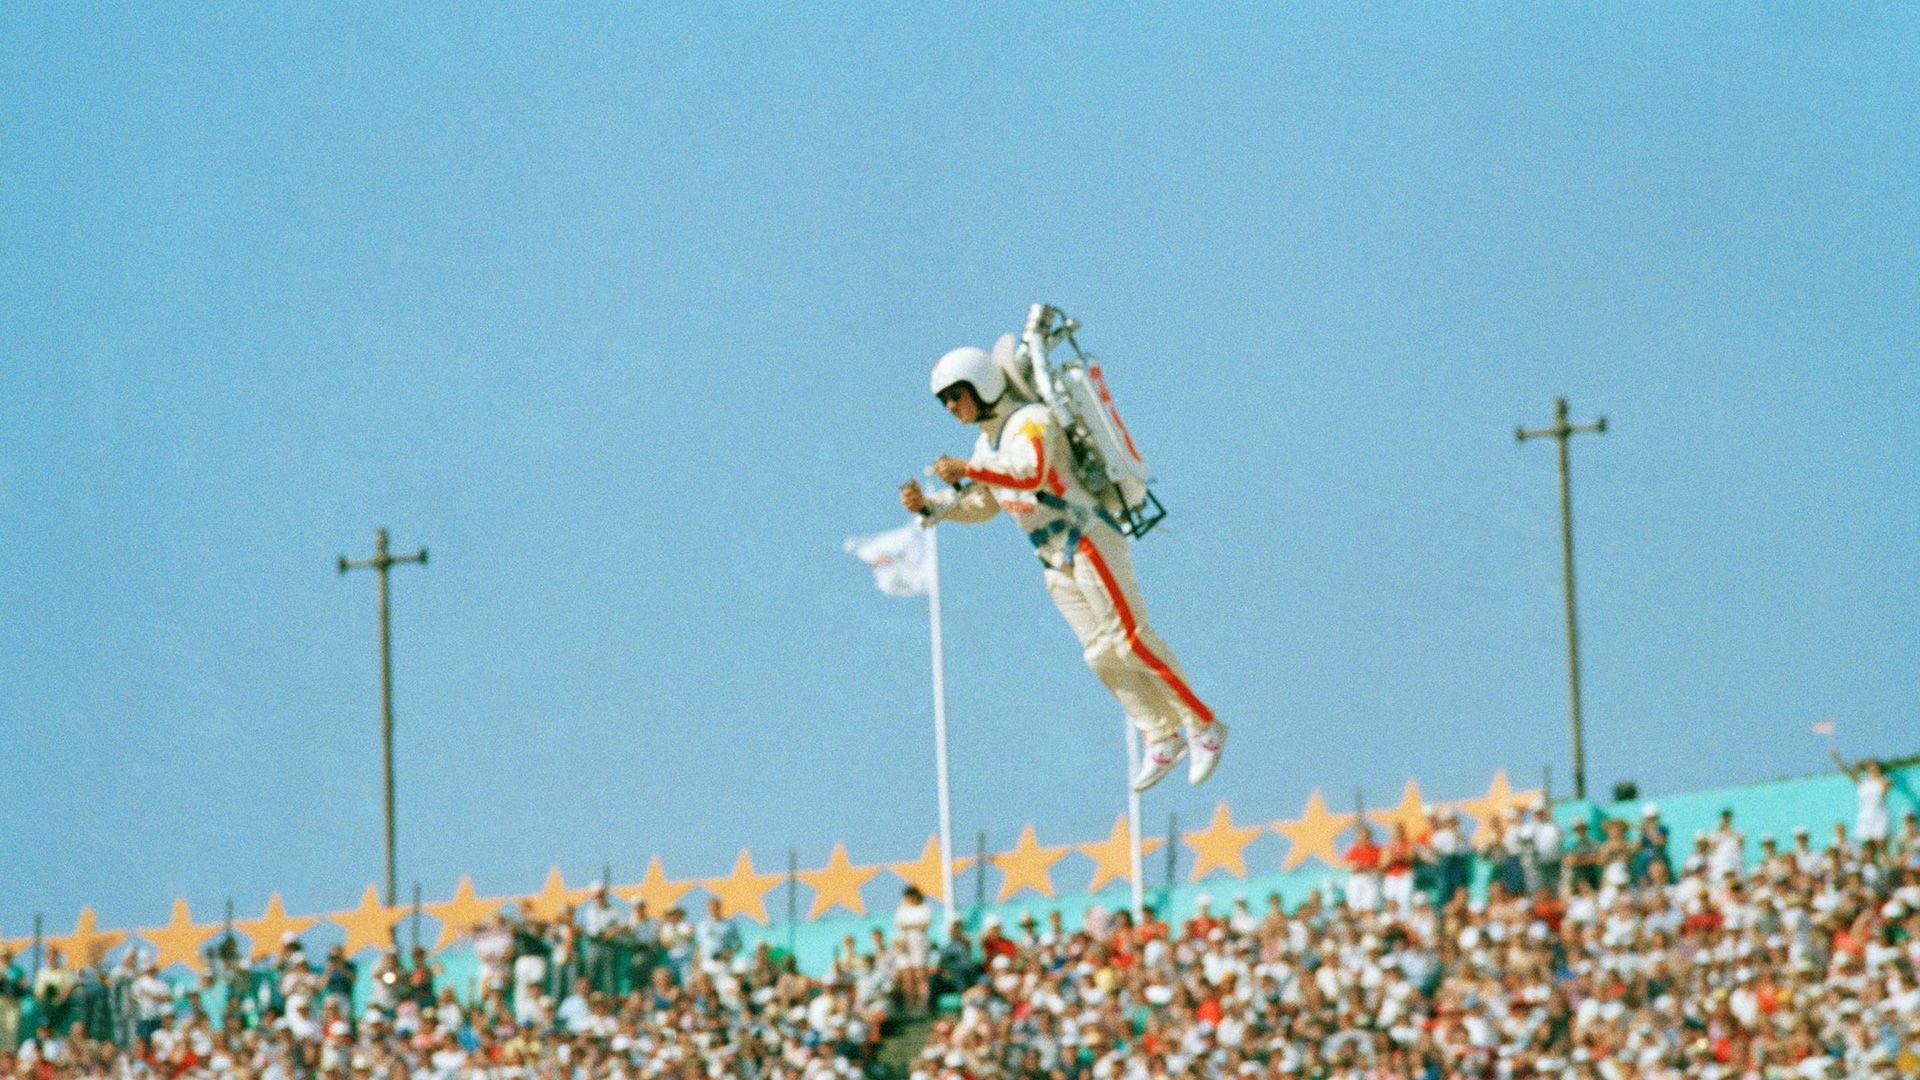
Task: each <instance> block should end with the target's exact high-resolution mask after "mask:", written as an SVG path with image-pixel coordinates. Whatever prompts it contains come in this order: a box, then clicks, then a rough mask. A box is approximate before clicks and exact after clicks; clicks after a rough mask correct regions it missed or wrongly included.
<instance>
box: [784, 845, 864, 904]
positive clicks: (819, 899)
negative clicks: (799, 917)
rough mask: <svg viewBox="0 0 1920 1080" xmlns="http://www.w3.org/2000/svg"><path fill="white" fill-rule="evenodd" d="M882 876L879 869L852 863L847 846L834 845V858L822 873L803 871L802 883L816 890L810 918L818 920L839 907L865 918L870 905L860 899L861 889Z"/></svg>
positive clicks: (801, 875) (801, 872)
mask: <svg viewBox="0 0 1920 1080" xmlns="http://www.w3.org/2000/svg"><path fill="white" fill-rule="evenodd" d="M879 872H880V868H879V867H877V866H855V865H853V864H852V863H850V862H848V861H847V845H846V844H845V843H836V844H834V845H833V854H832V855H829V856H827V865H825V866H823V867H821V868H820V869H818V870H802V871H800V874H799V877H800V880H801V881H804V882H806V883H807V888H809V889H812V890H813V907H811V908H809V909H808V910H807V918H808V919H817V918H819V917H820V916H821V914H822V913H824V912H827V911H831V910H832V909H833V907H834V905H836V904H837V905H839V906H841V907H844V908H846V909H847V910H848V911H851V912H853V913H854V914H855V915H865V914H866V913H867V905H866V903H865V902H863V901H862V900H861V899H860V886H862V885H865V884H866V883H867V882H868V881H871V880H872V879H873V876H874V875H875V874H878V873H879Z"/></svg>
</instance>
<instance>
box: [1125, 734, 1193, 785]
mask: <svg viewBox="0 0 1920 1080" xmlns="http://www.w3.org/2000/svg"><path fill="white" fill-rule="evenodd" d="M1186 756H1187V737H1186V736H1185V735H1182V734H1180V733H1179V732H1177V731H1176V732H1174V733H1173V734H1171V735H1168V736H1167V737H1166V738H1164V739H1155V740H1154V741H1152V742H1150V743H1148V744H1147V745H1146V753H1144V754H1142V755H1141V757H1140V771H1139V772H1137V773H1134V774H1133V790H1135V791H1145V790H1147V789H1148V788H1150V787H1152V786H1153V785H1155V784H1157V783H1159V782H1160V778H1161V777H1163V776H1165V775H1167V774H1168V773H1170V772H1172V771H1173V767H1174V766H1175V765H1178V764H1180V759H1181V758H1183V757H1186Z"/></svg>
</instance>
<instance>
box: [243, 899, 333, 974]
mask: <svg viewBox="0 0 1920 1080" xmlns="http://www.w3.org/2000/svg"><path fill="white" fill-rule="evenodd" d="M319 921H320V920H318V919H315V918H312V917H304V918H288V917H287V908H286V905H285V904H283V903H281V902H280V894H279V893H274V894H273V895H272V896H270V897H268V898H267V910H266V913H265V914H263V915H261V916H260V917H259V918H257V919H235V920H234V923H233V928H234V929H235V930H238V931H240V932H241V933H243V934H245V935H247V940H248V941H251V942H252V943H253V954H252V958H253V959H255V960H259V959H261V958H263V957H268V956H272V955H273V954H275V953H277V952H279V951H280V943H281V942H282V941H284V940H286V937H287V935H288V934H292V935H294V936H295V937H298V936H299V935H301V934H304V933H306V932H307V931H308V930H309V929H311V928H312V926H313V924H314V923H316V922H319Z"/></svg>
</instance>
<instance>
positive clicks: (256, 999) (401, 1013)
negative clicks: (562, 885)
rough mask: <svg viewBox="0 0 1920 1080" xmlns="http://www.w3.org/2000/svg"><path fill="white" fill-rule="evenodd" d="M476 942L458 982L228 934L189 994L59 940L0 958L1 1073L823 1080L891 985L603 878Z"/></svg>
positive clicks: (137, 955)
mask: <svg viewBox="0 0 1920 1080" xmlns="http://www.w3.org/2000/svg"><path fill="white" fill-rule="evenodd" d="M474 952H475V955H476V959H477V960H478V975H477V978H476V979H475V980H474V985H473V986H472V987H471V988H470V992H464V993H460V994H456V992H455V987H454V986H453V985H451V984H450V982H449V981H448V980H447V979H446V977H445V974H444V972H443V971H441V970H440V969H439V968H438V967H437V966H436V965H435V964H434V962H433V960H432V958H431V957H430V956H429V955H428V953H427V951H426V950H425V949H423V948H419V947H415V948H414V949H413V950H411V953H410V954H408V955H405V956H403V955H402V954H401V953H400V952H399V951H394V952H389V953H386V954H384V955H382V956H381V957H380V958H379V959H378V960H377V961H376V962H375V966H374V970H373V971H372V972H371V976H372V977H371V978H370V979H362V978H361V973H360V972H359V971H358V969H357V967H356V965H355V963H354V961H353V960H351V959H350V958H348V957H347V956H346V955H345V954H344V953H343V952H342V951H341V950H340V949H339V948H334V949H333V950H331V951H330V952H329V953H328V954H327V955H326V956H325V957H323V958H315V957H310V956H309V955H308V954H307V952H306V949H305V946H304V945H303V943H302V942H301V940H300V939H299V938H297V937H293V936H289V937H288V938H287V939H286V940H285V941H284V942H283V943H282V947H281V948H280V950H279V951H278V953H277V954H274V955H272V956H269V957H265V958H262V959H261V961H260V962H258V963H255V964H251V965H248V964H243V963H241V962H240V959H239V956H238V949H237V948H235V947H234V943H233V939H232V938H230V937H229V938H226V939H224V940H223V941H222V942H220V943H219V944H217V945H216V947H215V948H214V950H213V954H212V956H211V957H210V958H209V959H210V961H211V962H210V963H209V965H208V970H207V973H206V974H204V975H202V976H201V977H200V979H199V981H198V983H197V985H191V986H181V985H178V984H174V983H171V982H169V981H168V980H166V979H164V978H162V977H161V974H160V972H158V971H157V970H156V969H155V967H154V965H153V963H152V961H151V959H150V958H143V954H142V953H141V951H140V950H138V949H128V950H125V951H123V952H121V953H120V954H119V956H118V957H117V958H116V959H115V960H113V961H112V962H111V963H108V962H105V961H104V960H103V959H102V958H99V957H95V958H94V963H91V964H83V965H78V966H77V967H70V966H69V965H68V964H67V961H66V958H64V957H62V956H60V955H59V953H58V951H57V950H53V951H50V952H49V953H48V955H47V956H46V957H45V962H44V963H42V964H41V965H40V966H39V968H38V971H37V972H34V973H33V974H32V975H31V977H29V975H28V973H27V970H26V969H25V968H23V967H22V965H21V963H20V959H19V958H17V957H13V956H9V955H5V954H0V972H4V975H0V979H4V982H0V1077H23V1078H31V1080H92V1078H100V1080H109V1078H116V1080H117V1078H128V1080H133V1078H139V1080H145V1078H160V1080H199V1078H202V1077H204V1078H208V1080H230V1078H231V1080H318V1078H330V1077H341V1078H346V1077H353V1078H359V1077H379V1078H382V1080H429V1078H431V1080H454V1078H456V1077H487V1078H490V1080H535V1078H547V1077H566V1078H569V1080H574V1078H578V1080H601V1078H606V1080H626V1078H634V1080H638V1078H641V1077H671V1078H687V1080H691V1078H706V1077H720V1076H727V1077H744V1078H749V1080H761V1078H764V1080H781V1078H784V1080H826V1078H829V1077H851V1076H859V1075H863V1074H865V1073H867V1072H868V1071H869V1069H868V1067H869V1065H870V1063H871V1061H872V1057H873V1052H874V1048H875V1047H876V1045H877V1044H878V1043H879V1040H880V1037H881V1033H882V1029H883V1027H884V1025H885V1024H886V1022H887V1020H888V1011H889V1008H890V1005H891V1000H892V982H891V980H890V979H887V980H875V979H872V978H871V977H870V978H869V979H868V980H867V981H866V982H865V983H864V984H860V985H856V984H855V983H853V982H852V981H850V980H842V979H837V978H830V979H825V980H823V979H819V978H813V977H809V976H807V975H804V974H802V973H801V972H800V971H799V970H798V969H797V967H796V965H795V964H794V962H793V960H792V958H791V957H790V956H785V955H783V954H777V953H776V952H775V951H774V950H773V949H772V948H771V947H769V946H768V945H766V944H761V945H759V946H757V947H754V948H745V947H743V944H742V939H741V935H740V933H739V931H738V928H737V927H736V926H735V924H734V922H733V920H731V919H729V918H726V917H724V916H722V914H721V912H720V907H719V904H718V902H717V901H716V902H713V903H710V904H709V905H708V908H707V912H706V915H705V916H704V917H703V918H700V919H691V918H689V917H688V916H687V914H686V912H684V911H682V910H680V909H678V908H675V909H672V910H670V911H668V912H666V913H665V914H664V915H661V916H655V915H654V914H652V913H651V912H649V911H648V910H647V906H646V905H645V904H644V903H641V904H635V905H634V906H633V907H631V908H628V907H626V906H625V905H617V904H615V903H613V902H611V901H610V898H609V897H607V896H606V894H605V892H604V890H600V891H597V893H596V895H595V896H594V897H593V898H592V899H591V900H589V901H588V902H587V903H586V904H583V905H582V906H581V907H580V908H579V909H577V910H576V909H571V908H570V909H568V910H566V911H564V912H563V913H562V914H561V915H560V917H558V918H554V919H541V918H538V917H536V916H535V914H534V913H533V912H532V911H531V910H530V909H529V908H528V907H527V906H525V905H523V906H522V907H521V909H520V910H519V911H517V912H514V913H511V914H507V915H502V916H500V917H497V918H495V919H493V920H491V921H490V922H489V923H488V924H487V925H486V926H484V927H482V928H480V929H479V930H478V931H477V932H476V933H475V935H474ZM356 986H359V987H360V989H359V990H358V992H356ZM462 990H463V991H466V990H468V988H465V987H463V988H462Z"/></svg>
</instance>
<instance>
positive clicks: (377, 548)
mask: <svg viewBox="0 0 1920 1080" xmlns="http://www.w3.org/2000/svg"><path fill="white" fill-rule="evenodd" d="M401 563H418V564H420V565H421V566H425V565H426V564H427V549H426V548H421V549H420V550H419V551H416V552H413V553H412V554H410V555H394V554H392V553H391V552H389V551H388V550H387V530H385V529H380V530H378V531H377V532H375V533H374V534H373V557H372V558H370V559H349V558H347V557H346V556H345V555H342V556H340V563H339V566H340V572H341V573H342V574H345V573H346V572H347V571H349V570H373V571H375V572H376V573H378V574H379V575H380V765H381V773H382V776H383V777H384V784H383V789H384V793H385V795H386V826H387V892H386V898H387V899H386V902H387V906H388V907H392V906H394V904H395V903H396V898H395V877H396V874H395V866H394V825H393V634H392V629H391V626H392V618H391V615H390V613H389V605H388V598H387V570H388V569H390V568H391V567H393V566H395V565H396V564H401Z"/></svg>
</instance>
